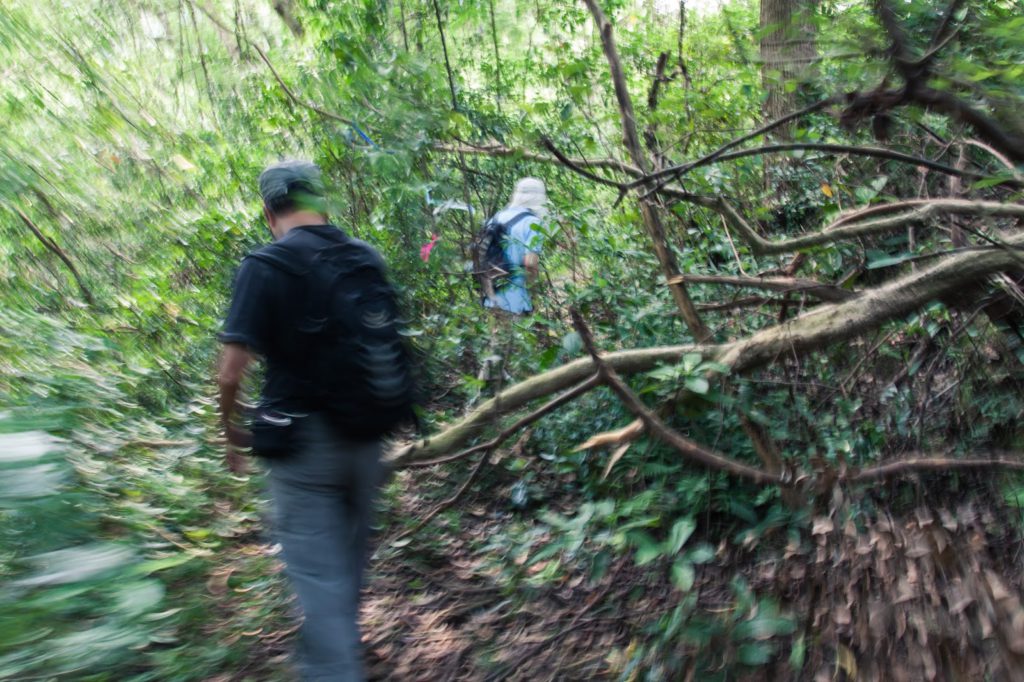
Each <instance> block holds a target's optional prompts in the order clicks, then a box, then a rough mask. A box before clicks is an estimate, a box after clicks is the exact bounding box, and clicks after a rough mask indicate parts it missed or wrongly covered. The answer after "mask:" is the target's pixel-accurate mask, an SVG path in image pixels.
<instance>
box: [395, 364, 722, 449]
mask: <svg viewBox="0 0 1024 682" xmlns="http://www.w3.org/2000/svg"><path fill="white" fill-rule="evenodd" d="M703 348H704V347H703V346H697V345H692V344H687V345H680V346H661V347H657V348H643V349H638V350H625V351H619V352H617V353H610V354H609V355H608V356H607V357H606V361H607V362H609V363H611V364H613V366H614V367H615V368H616V369H617V370H618V371H620V372H623V373H626V374H635V373H637V372H643V371H646V370H649V369H652V368H654V367H656V366H658V365H659V364H661V363H664V362H676V361H678V360H679V359H680V358H681V357H682V356H683V355H685V354H686V353H691V352H695V351H696V352H700V351H701V350H702V349H703ZM596 371H597V369H596V367H594V363H593V362H592V361H591V360H590V358H580V359H578V360H574V361H572V362H570V363H567V364H565V365H562V366H561V367H557V368H555V369H552V370H548V371H547V372H544V373H542V374H538V375H537V376H534V377H531V378H529V379H526V380H524V381H521V382H519V383H518V384H515V385H513V386H510V387H508V388H506V389H505V390H504V391H502V392H501V393H499V394H498V395H496V396H494V397H493V398H491V399H490V400H487V401H485V402H483V403H481V404H480V405H479V406H478V407H477V408H476V409H475V410H473V411H472V412H470V413H469V414H468V415H466V416H465V417H463V418H462V419H461V420H459V421H457V422H455V423H454V424H452V425H450V426H449V427H448V428H446V429H445V430H443V431H442V432H441V433H439V434H436V435H434V436H431V437H429V438H425V439H423V440H421V441H418V442H416V443H412V444H409V445H405V446H403V447H401V448H399V449H398V450H396V451H395V452H393V453H392V454H391V456H390V458H389V461H390V463H391V464H392V465H393V466H395V467H403V466H406V465H407V464H408V463H411V462H415V461H421V460H425V459H434V458H437V457H440V456H442V455H445V454H446V453H449V452H452V451H454V450H455V449H456V448H458V447H459V446H461V445H462V444H463V443H465V442H467V441H468V440H470V439H471V438H473V437H474V436H476V435H477V434H479V433H480V432H481V431H482V430H483V429H484V428H486V427H487V425H488V424H489V423H491V421H492V420H493V419H494V418H496V417H498V416H500V415H502V414H508V413H510V412H514V411H516V410H518V409H520V408H522V407H523V406H524V405H527V404H528V403H530V402H531V401H533V400H536V399H537V398H543V397H544V396H547V395H551V394H552V393H556V392H558V391H561V390H563V389H566V388H569V387H571V386H573V385H575V384H579V383H580V382H582V381H584V380H586V379H587V377H589V376H592V375H593V374H594V373H595V372H596Z"/></svg>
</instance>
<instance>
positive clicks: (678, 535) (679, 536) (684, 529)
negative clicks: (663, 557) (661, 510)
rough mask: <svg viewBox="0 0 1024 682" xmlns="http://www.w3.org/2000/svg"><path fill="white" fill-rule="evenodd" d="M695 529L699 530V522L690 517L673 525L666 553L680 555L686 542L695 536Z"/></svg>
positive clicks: (666, 545) (667, 541) (666, 542)
mask: <svg viewBox="0 0 1024 682" xmlns="http://www.w3.org/2000/svg"><path fill="white" fill-rule="evenodd" d="M695 528H697V522H696V521H694V520H693V519H692V518H689V517H686V518H682V519H679V520H678V521H676V522H675V523H674V524H672V530H670V531H669V534H668V539H667V540H665V553H666V554H678V553H679V550H681V549H682V548H683V545H685V544H686V541H687V540H689V539H690V536H691V535H693V531H694V529H695Z"/></svg>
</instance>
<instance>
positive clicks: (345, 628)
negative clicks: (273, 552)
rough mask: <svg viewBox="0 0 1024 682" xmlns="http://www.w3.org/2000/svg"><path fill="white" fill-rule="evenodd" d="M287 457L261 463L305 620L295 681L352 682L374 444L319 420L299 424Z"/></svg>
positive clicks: (376, 476) (375, 481)
mask: <svg viewBox="0 0 1024 682" xmlns="http://www.w3.org/2000/svg"><path fill="white" fill-rule="evenodd" d="M296 438H297V440H298V444H297V445H298V447H297V448H296V450H295V452H293V453H292V454H291V455H289V456H287V457H283V458H280V459H270V460H267V462H268V464H269V468H270V494H271V497H272V498H273V502H274V511H275V527H276V533H277V538H278V540H279V541H280V542H281V546H282V548H283V549H284V559H285V564H286V566H287V569H286V570H287V574H288V578H289V579H290V581H291V584H292V589H293V590H294V591H295V594H296V596H297V597H298V600H299V605H300V606H301V607H302V612H303V615H304V616H305V620H304V622H303V625H302V629H301V632H300V638H299V651H298V653H299V665H300V669H301V672H302V679H303V680H318V681H324V682H327V681H330V682H350V681H352V682H359V681H361V680H363V679H364V678H365V674H364V672H363V663H362V655H361V647H360V643H359V623H358V617H359V591H360V588H361V587H362V581H363V570H364V566H365V563H366V545H367V536H368V535H369V529H370V519H371V515H372V511H373V504H374V500H375V498H376V495H377V489H378V486H379V483H380V481H381V462H380V455H381V445H380V443H379V442H371V443H365V442H353V441H350V440H347V439H346V438H344V437H343V436H342V435H340V434H339V433H337V432H336V431H335V430H334V429H333V428H332V427H331V424H330V422H329V420H328V419H327V417H325V416H324V415H322V414H312V415H310V416H309V417H307V418H305V419H304V420H303V423H302V424H301V426H300V427H299V430H298V433H297V435H296Z"/></svg>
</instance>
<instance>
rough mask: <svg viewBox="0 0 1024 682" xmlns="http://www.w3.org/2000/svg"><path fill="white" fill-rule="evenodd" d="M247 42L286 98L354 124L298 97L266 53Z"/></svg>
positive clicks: (326, 115)
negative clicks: (272, 75)
mask: <svg viewBox="0 0 1024 682" xmlns="http://www.w3.org/2000/svg"><path fill="white" fill-rule="evenodd" d="M249 44H250V45H251V46H252V48H253V49H254V50H256V54H258V55H259V56H260V59H262V60H263V63H264V64H266V65H267V66H268V67H269V68H270V72H271V73H272V74H274V78H275V79H276V80H277V84H278V85H280V86H281V89H282V90H284V94H286V95H287V96H288V99H290V100H291V101H292V102H295V103H296V104H298V105H299V106H301V107H305V108H306V109H309V110H310V111H315V112H316V113H318V114H320V115H321V116H323V117H324V118H330V119H334V120H335V121H341V122H342V123H344V124H346V125H350V126H354V125H355V122H354V121H353V120H352V119H350V118H345V117H344V116H341V115H339V114H336V113H334V112H333V111H327V110H326V109H324V108H322V107H319V106H317V105H316V104H313V103H312V102H307V101H305V100H303V99H300V98H299V96H298V95H296V94H295V93H294V92H292V90H291V88H289V87H288V84H287V83H285V82H284V79H283V78H281V75H280V74H279V73H278V72H277V69H275V68H274V65H273V64H271V63H270V60H269V59H268V58H267V55H266V54H265V53H264V52H263V50H261V49H260V47H259V45H257V44H256V43H249Z"/></svg>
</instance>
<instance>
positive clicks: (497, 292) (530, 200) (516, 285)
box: [483, 178, 548, 315]
mask: <svg viewBox="0 0 1024 682" xmlns="http://www.w3.org/2000/svg"><path fill="white" fill-rule="evenodd" d="M547 212H548V197H547V192H546V190H545V188H544V182H543V181H541V180H538V179H537V178H522V179H520V180H519V182H517V183H516V186H515V190H514V191H513V192H512V199H511V200H510V201H509V202H508V206H506V207H505V208H503V209H501V210H500V211H498V212H497V213H495V214H494V216H493V217H492V218H491V219H490V220H488V221H487V225H486V226H485V228H484V229H485V233H486V234H487V235H488V237H489V239H491V240H493V241H494V242H495V247H493V248H492V249H489V251H488V253H491V251H497V253H496V254H495V255H493V256H490V257H486V256H485V259H486V260H491V261H495V262H492V263H487V264H485V267H487V268H488V269H494V270H497V271H501V272H503V274H502V276H501V277H499V278H489V277H488V276H487V275H488V273H485V285H484V300H483V303H484V306H485V307H487V308H498V309H501V310H504V311H506V312H509V313H513V314H516V315H525V314H527V313H530V312H533V302H532V301H531V300H530V291H529V286H530V285H531V284H533V282H534V281H535V280H536V279H537V273H538V271H539V267H540V252H541V246H542V244H543V240H544V236H543V234H542V233H541V232H539V231H538V229H537V228H538V227H539V226H540V225H541V224H542V223H543V221H544V219H545V218H546V217H547Z"/></svg>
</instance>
